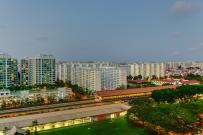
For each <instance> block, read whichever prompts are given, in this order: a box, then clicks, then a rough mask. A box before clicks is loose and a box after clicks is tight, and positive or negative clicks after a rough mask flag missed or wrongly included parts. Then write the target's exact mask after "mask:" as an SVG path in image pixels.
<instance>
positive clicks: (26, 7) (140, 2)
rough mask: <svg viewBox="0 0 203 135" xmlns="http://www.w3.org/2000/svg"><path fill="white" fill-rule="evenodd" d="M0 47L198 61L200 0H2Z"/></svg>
mask: <svg viewBox="0 0 203 135" xmlns="http://www.w3.org/2000/svg"><path fill="white" fill-rule="evenodd" d="M0 52H4V53H8V54H9V55H12V56H14V57H17V58H22V57H24V56H32V55H36V54H40V53H50V54H53V55H55V56H56V57H57V58H58V59H63V60H111V61H152V60H203V1H202V0H1V1H0Z"/></svg>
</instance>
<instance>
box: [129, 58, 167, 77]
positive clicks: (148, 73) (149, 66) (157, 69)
mask: <svg viewBox="0 0 203 135" xmlns="http://www.w3.org/2000/svg"><path fill="white" fill-rule="evenodd" d="M165 70H166V69H165V64H164V63H162V62H160V63H134V64H131V75H132V76H138V75H141V76H142V78H143V79H146V78H152V76H156V77H157V78H160V77H164V76H165Z"/></svg>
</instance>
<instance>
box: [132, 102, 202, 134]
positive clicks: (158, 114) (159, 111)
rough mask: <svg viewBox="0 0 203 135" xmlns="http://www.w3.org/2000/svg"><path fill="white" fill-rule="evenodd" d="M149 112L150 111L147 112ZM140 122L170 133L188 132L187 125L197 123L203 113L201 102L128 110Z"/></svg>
mask: <svg viewBox="0 0 203 135" xmlns="http://www.w3.org/2000/svg"><path fill="white" fill-rule="evenodd" d="M149 110H150V111H149ZM130 112H131V113H134V114H136V116H138V118H139V119H140V120H143V121H147V122H150V123H153V124H155V125H160V126H161V127H164V128H166V129H168V130H171V131H176V132H187V131H190V128H188V126H187V125H192V124H193V123H194V122H195V121H197V119H198V117H199V114H201V113H203V100H199V101H197V102H189V103H179V104H158V105H155V106H152V105H139V106H136V107H135V108H132V109H131V110H129V114H130Z"/></svg>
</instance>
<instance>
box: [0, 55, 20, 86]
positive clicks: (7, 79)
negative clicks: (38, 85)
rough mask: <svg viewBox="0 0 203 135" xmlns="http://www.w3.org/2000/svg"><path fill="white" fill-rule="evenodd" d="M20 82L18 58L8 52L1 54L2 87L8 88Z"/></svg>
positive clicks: (0, 75) (0, 76)
mask: <svg viewBox="0 0 203 135" xmlns="http://www.w3.org/2000/svg"><path fill="white" fill-rule="evenodd" d="M18 83H19V79H18V61H17V59H15V58H12V57H11V56H9V55H7V54H0V87H2V88H7V87H10V86H12V85H16V84H18Z"/></svg>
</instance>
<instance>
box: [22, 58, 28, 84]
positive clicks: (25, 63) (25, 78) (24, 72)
mask: <svg viewBox="0 0 203 135" xmlns="http://www.w3.org/2000/svg"><path fill="white" fill-rule="evenodd" d="M28 78H29V71H28V58H24V59H21V61H20V84H21V85H28Z"/></svg>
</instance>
